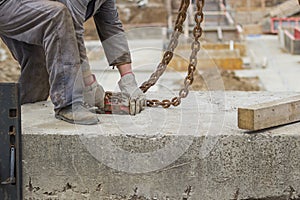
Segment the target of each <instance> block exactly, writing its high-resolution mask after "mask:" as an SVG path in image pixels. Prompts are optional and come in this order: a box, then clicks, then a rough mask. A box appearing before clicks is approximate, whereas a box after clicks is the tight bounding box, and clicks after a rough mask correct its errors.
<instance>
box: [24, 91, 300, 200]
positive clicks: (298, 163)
mask: <svg viewBox="0 0 300 200" xmlns="http://www.w3.org/2000/svg"><path fill="white" fill-rule="evenodd" d="M173 94H174V92H169V93H166V94H164V95H158V94H157V93H151V94H149V95H148V97H149V98H150V97H157V96H159V97H165V98H166V97H170V96H172V95H173ZM293 95H297V94H296V93H294V92H289V93H287V92H284V93H273V92H255V93H253V92H251V93H245V92H226V93H225V92H222V91H220V92H192V93H191V94H190V95H189V97H188V98H187V99H186V100H184V101H183V103H182V105H181V106H180V107H178V108H171V109H167V110H165V109H161V108H147V109H146V110H145V111H144V112H142V113H141V114H140V115H137V116H117V115H99V118H100V121H101V123H100V124H99V125H95V126H79V125H70V124H67V123H65V122H62V121H58V120H56V119H55V118H54V117H53V111H52V108H53V106H52V105H51V103H50V102H41V103H36V104H29V105H24V106H23V107H22V114H23V120H22V127H23V153H24V156H23V159H24V160H23V164H24V193H25V199H76V200H77V199H79V200H80V199H101V200H102V199H105V200H108V199H113V200H117V199H118V200H120V199H121V200H123V199H124V200H125V199H126V200H127V199H149V200H150V199H151V200H153V199H159V200H167V199H169V200H171V199H183V197H187V196H189V200H190V199H193V200H199V199H204V200H206V199H207V200H211V199H216V200H217V199H218V200H222V199H224V200H225V199H226V200H228V199H259V198H261V199H288V198H292V197H296V196H297V195H300V184H299V182H300V160H299V159H300V158H299V153H300V136H299V131H298V130H299V128H300V123H296V124H290V125H286V126H281V127H277V128H274V129H267V130H264V131H260V132H254V133H250V132H244V131H242V130H240V129H238V128H237V112H236V111H237V107H240V106H247V105H250V104H255V103H258V102H266V101H270V100H276V99H280V98H286V97H290V96H293ZM189 186H191V187H192V190H191V192H190V193H189V192H185V190H186V189H187V188H188V187H189ZM187 193H189V194H187Z"/></svg>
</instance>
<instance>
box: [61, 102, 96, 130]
mask: <svg viewBox="0 0 300 200" xmlns="http://www.w3.org/2000/svg"><path fill="white" fill-rule="evenodd" d="M55 117H56V118H57V119H60V120H63V121H66V122H69V123H71V124H80V125H94V124H97V123H98V122H99V119H98V117H97V115H95V114H93V113H91V112H90V111H89V110H88V109H87V108H85V107H84V106H83V105H82V103H80V102H78V103H74V104H72V105H69V106H67V107H64V108H61V109H59V110H58V111H56V112H55Z"/></svg>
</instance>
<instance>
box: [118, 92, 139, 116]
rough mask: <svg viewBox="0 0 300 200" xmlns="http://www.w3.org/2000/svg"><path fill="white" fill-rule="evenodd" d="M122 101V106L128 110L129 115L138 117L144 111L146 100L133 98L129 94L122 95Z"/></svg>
mask: <svg viewBox="0 0 300 200" xmlns="http://www.w3.org/2000/svg"><path fill="white" fill-rule="evenodd" d="M121 95H122V101H121V104H122V105H123V106H124V108H125V109H126V108H127V109H128V114H130V115H136V114H139V113H140V112H142V110H144V101H145V100H144V99H140V98H139V97H135V98H132V97H130V95H129V94H127V93H121Z"/></svg>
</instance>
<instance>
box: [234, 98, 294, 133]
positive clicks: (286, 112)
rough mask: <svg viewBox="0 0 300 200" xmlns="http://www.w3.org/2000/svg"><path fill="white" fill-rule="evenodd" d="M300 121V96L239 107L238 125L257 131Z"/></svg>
mask: <svg viewBox="0 0 300 200" xmlns="http://www.w3.org/2000/svg"><path fill="white" fill-rule="evenodd" d="M297 121H300V96H294V97H290V98H285V99H281V100H276V101H271V102H267V103H261V104H256V105H252V106H249V107H246V108H238V127H239V128H241V129H246V130H251V131H257V130H261V129H266V128H271V127H275V126H279V125H284V124H289V123H293V122H297Z"/></svg>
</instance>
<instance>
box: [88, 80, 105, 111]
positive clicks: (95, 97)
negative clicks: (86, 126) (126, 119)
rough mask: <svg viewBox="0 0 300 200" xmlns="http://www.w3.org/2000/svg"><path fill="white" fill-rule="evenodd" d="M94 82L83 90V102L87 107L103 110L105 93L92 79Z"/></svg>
mask: <svg viewBox="0 0 300 200" xmlns="http://www.w3.org/2000/svg"><path fill="white" fill-rule="evenodd" d="M94 80H95V81H94V82H93V83H92V84H91V85H89V86H86V87H85V88H84V89H83V101H84V102H85V103H87V104H88V105H89V106H92V107H94V106H96V107H98V108H104V96H105V91H104V89H103V87H102V86H101V85H99V83H98V82H97V81H96V79H95V78H94Z"/></svg>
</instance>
